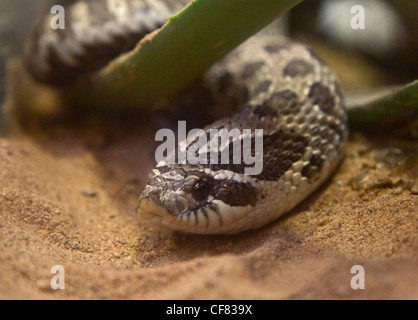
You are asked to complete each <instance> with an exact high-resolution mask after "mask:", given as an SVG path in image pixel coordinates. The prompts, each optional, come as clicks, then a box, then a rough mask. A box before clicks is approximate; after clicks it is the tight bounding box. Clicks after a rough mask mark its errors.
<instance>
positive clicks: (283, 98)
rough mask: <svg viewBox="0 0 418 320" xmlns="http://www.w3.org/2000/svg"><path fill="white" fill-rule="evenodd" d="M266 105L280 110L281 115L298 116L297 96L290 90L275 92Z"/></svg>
mask: <svg viewBox="0 0 418 320" xmlns="http://www.w3.org/2000/svg"><path fill="white" fill-rule="evenodd" d="M266 103H267V104H270V105H271V106H272V107H273V108H276V109H278V110H280V113H281V114H283V115H289V114H298V113H299V112H300V103H299V101H298V96H297V95H296V93H294V92H292V91H290V90H283V91H279V92H276V93H275V94H273V95H272V96H271V97H270V98H269V100H268V102H266Z"/></svg>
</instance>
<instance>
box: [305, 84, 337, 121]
mask: <svg viewBox="0 0 418 320" xmlns="http://www.w3.org/2000/svg"><path fill="white" fill-rule="evenodd" d="M308 96H309V98H310V99H311V100H312V104H314V105H315V104H317V105H318V106H319V107H320V108H321V110H322V111H323V112H325V113H326V114H332V111H333V109H334V106H335V98H334V96H333V95H332V94H331V91H330V90H329V89H328V88H327V87H325V86H323V85H322V84H321V83H320V82H315V83H314V84H313V85H312V86H311V89H310V90H309V95H308Z"/></svg>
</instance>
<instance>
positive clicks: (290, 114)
mask: <svg viewBox="0 0 418 320" xmlns="http://www.w3.org/2000/svg"><path fill="white" fill-rule="evenodd" d="M188 4H189V0H131V1H128V0H91V1H77V2H75V3H73V4H71V6H70V7H68V8H67V9H66V26H65V29H53V28H51V24H50V16H48V17H44V18H43V19H42V20H41V22H39V23H38V24H37V25H36V26H35V28H34V31H33V32H32V35H31V36H30V38H29V40H28V46H27V48H28V50H27V52H28V53H27V54H26V57H25V61H26V65H27V69H28V70H29V72H30V73H31V74H32V75H33V76H34V77H35V78H36V79H37V80H39V81H41V82H44V83H48V84H53V85H57V86H66V85H68V84H71V83H73V82H75V81H77V79H78V78H80V77H81V76H85V75H86V74H87V75H88V74H92V73H94V72H96V71H98V70H100V69H101V68H103V67H104V66H105V65H106V64H108V63H109V61H111V60H112V59H114V58H115V57H117V56H119V55H120V54H122V53H124V52H126V51H129V50H131V49H133V48H134V47H135V46H136V44H137V43H138V42H139V41H140V40H141V39H142V38H143V37H144V36H146V35H147V34H148V33H150V32H152V31H154V30H156V29H158V28H161V27H162V26H164V24H165V23H166V22H167V21H168V19H169V17H171V16H173V15H174V14H177V13H178V12H180V11H181V10H182V9H183V8H184V7H185V6H187V5H188ZM198 83H199V86H201V87H202V88H204V89H205V92H207V93H208V94H207V96H208V97H209V98H208V99H209V101H208V102H207V105H209V107H208V108H209V109H210V108H215V105H221V106H222V105H231V104H232V105H233V107H234V111H232V112H231V114H229V115H226V116H224V117H221V118H220V119H217V120H216V121H215V122H214V123H212V124H209V125H207V126H205V127H204V128H203V130H204V132H206V133H208V134H209V132H210V130H211V129H218V130H222V129H226V130H228V131H231V130H233V129H236V128H238V129H240V130H241V129H244V128H246V129H251V130H250V132H251V133H248V131H246V133H242V134H239V135H237V136H235V137H232V138H231V139H229V143H227V144H226V145H224V148H229V149H228V150H232V144H233V143H235V142H238V143H242V141H243V140H244V138H249V139H250V141H252V144H254V143H253V142H254V140H255V139H254V138H255V130H256V129H262V130H263V131H262V147H263V148H262V161H263V167H262V171H261V173H259V174H257V175H248V174H245V169H246V168H248V166H249V165H247V164H246V163H245V162H241V163H234V162H233V161H232V159H229V160H231V161H226V162H221V163H219V161H215V162H209V163H206V164H201V163H196V164H192V163H190V162H188V161H187V162H186V163H184V162H182V163H168V162H167V161H160V162H158V163H157V165H156V166H155V168H154V169H153V170H152V172H151V173H150V174H149V176H148V182H147V185H146V187H145V189H144V190H143V192H142V194H141V195H140V198H139V204H138V213H139V215H140V216H141V217H142V219H144V220H145V221H148V222H152V223H157V224H159V225H163V226H165V227H168V228H170V229H172V230H176V231H180V232H185V233H195V234H236V233H240V232H243V231H246V230H250V229H256V228H260V227H262V226H264V225H266V224H268V223H270V222H272V221H274V220H276V219H278V218H279V217H280V216H282V215H283V214H285V213H287V212H289V211H290V210H291V209H293V208H294V207H295V206H296V205H297V204H299V203H300V202H301V201H302V200H304V199H305V198H306V197H308V196H309V195H310V194H311V193H312V192H313V191H314V190H316V189H317V188H318V187H319V186H320V185H321V184H323V183H324V181H325V180H327V179H328V178H329V177H330V176H331V175H332V173H333V172H334V171H335V169H336V167H337V166H338V164H339V163H340V162H341V159H342V158H343V155H344V150H345V146H346V143H347V137H348V125H347V115H346V110H345V106H344V97H343V94H342V90H341V87H340V84H339V80H338V78H337V76H336V74H335V72H334V71H333V70H332V69H331V68H330V67H329V66H328V65H326V64H325V63H324V62H323V60H322V59H321V58H319V57H318V56H317V55H316V54H315V53H314V51H313V50H312V49H311V48H309V47H307V46H305V45H303V44H301V43H299V42H297V41H295V40H291V39H289V38H286V37H284V36H282V35H279V34H278V33H277V34H276V33H274V32H273V33H272V32H263V31H261V32H259V33H258V34H256V35H254V36H252V37H251V38H249V39H248V40H247V41H245V42H244V43H243V44H241V45H240V46H238V47H237V48H236V49H234V50H232V51H231V52H230V53H228V54H226V55H225V56H224V57H223V58H222V59H221V60H219V61H218V62H216V63H214V64H213V65H212V66H211V67H210V68H209V70H207V71H206V72H205V74H204V75H202V77H201V79H200V80H199V82H198ZM210 104H213V106H210ZM240 132H241V131H240ZM242 132H245V131H242ZM245 135H247V136H246V137H245ZM249 135H250V136H249ZM181 143H183V145H184V146H185V148H186V150H190V148H192V147H193V145H194V144H196V140H191V141H190V140H186V141H182V142H181ZM208 143H209V142H208ZM206 150H207V152H209V147H208V148H207V149H206ZM222 151H223V150H218V156H219V158H220V157H221V152H222ZM227 160H228V159H227ZM217 162H218V163H217Z"/></svg>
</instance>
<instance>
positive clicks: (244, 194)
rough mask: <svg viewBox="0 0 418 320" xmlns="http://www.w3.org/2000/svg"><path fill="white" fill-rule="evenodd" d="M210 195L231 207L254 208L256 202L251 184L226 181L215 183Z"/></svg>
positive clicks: (255, 191)
mask: <svg viewBox="0 0 418 320" xmlns="http://www.w3.org/2000/svg"><path fill="white" fill-rule="evenodd" d="M212 195H213V197H214V198H215V199H217V200H221V201H223V202H225V203H226V204H229V205H231V206H247V205H252V206H255V205H256V202H257V190H256V189H255V188H254V187H253V186H252V185H251V184H249V183H239V182H236V181H234V180H228V179H227V180H222V181H220V182H219V183H218V182H216V181H215V182H214V186H213V191H212Z"/></svg>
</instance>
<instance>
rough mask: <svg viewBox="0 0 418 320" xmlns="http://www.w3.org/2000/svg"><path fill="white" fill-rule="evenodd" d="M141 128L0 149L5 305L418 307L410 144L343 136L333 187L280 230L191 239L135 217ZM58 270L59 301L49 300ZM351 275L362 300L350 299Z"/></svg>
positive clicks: (142, 175)
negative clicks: (362, 282) (296, 302)
mask: <svg viewBox="0 0 418 320" xmlns="http://www.w3.org/2000/svg"><path fill="white" fill-rule="evenodd" d="M114 126H116V128H115V127H114ZM117 126H119V127H117ZM138 127H139V125H138ZM138 127H137V126H134V128H130V127H129V126H126V123H125V122H123V121H122V122H120V124H119V125H118V124H115V123H114V122H113V121H107V120H103V119H101V120H97V121H89V122H88V124H86V123H82V122H80V121H76V122H75V124H72V125H68V124H65V125H62V124H54V125H51V124H48V125H47V126H45V127H43V129H42V130H35V131H31V132H30V133H29V132H24V133H20V134H11V135H9V136H8V137H5V138H1V139H0V298H1V299H10V298H23V299H115V298H117V299H120V298H122V299H125V298H126V299H131V298H135V299H300V298H302V299H323V298H327V299H328V298H330V299H398V298H405V299H418V276H417V266H418V255H417V253H418V216H417V212H418V210H417V195H416V193H417V190H416V188H417V184H416V174H417V164H416V162H415V161H416V159H417V150H416V142H415V141H407V140H402V139H392V138H391V139H389V138H386V137H385V136H384V135H380V134H379V135H380V137H379V138H376V136H374V137H372V136H365V135H363V134H360V133H356V132H352V134H351V139H350V143H349V146H348V150H347V155H346V157H345V160H344V161H343V163H342V164H341V166H340V167H339V168H338V170H337V172H336V174H335V175H334V176H333V177H332V178H331V179H330V180H329V181H328V182H327V183H326V184H325V185H324V186H323V187H321V188H320V189H319V190H317V192H315V193H314V194H313V195H312V196H311V197H309V198H308V199H307V200H306V201H304V202H303V203H302V204H300V205H299V206H298V207H296V208H295V209H294V210H293V211H292V212H291V213H289V214H287V215H286V216H285V217H283V218H281V219H279V220H278V221H275V222H273V223H271V224H270V225H268V226H266V227H264V228H261V229H259V230H254V231H249V232H246V233H243V234H240V235H236V236H196V235H186V234H181V233H177V232H172V231H170V230H167V229H164V228H162V227H159V226H154V225H148V224H146V223H145V222H143V221H141V220H140V218H139V217H138V216H137V215H136V212H135V209H136V206H137V199H138V196H139V194H140V191H141V189H142V188H143V187H144V184H145V182H146V176H147V173H148V172H149V171H150V169H151V168H152V166H153V154H154V150H155V149H154V148H155V142H154V141H153V134H154V133H153V132H155V131H154V130H153V128H151V129H150V130H148V129H141V130H138ZM80 128H82V129H80ZM34 132H36V133H34ZM115 132H118V133H117V134H115ZM414 170H415V171H414ZM414 174H415V176H414ZM414 183H415V185H414ZM54 265H62V266H63V267H64V269H65V289H64V290H56V291H54V290H52V289H51V287H50V281H51V278H52V276H53V275H52V274H51V273H50V270H51V267H52V266H54ZM354 265H362V266H363V267H364V268H365V274H366V289H365V290H353V289H352V288H351V286H350V281H351V278H352V277H353V276H354V275H352V274H350V270H351V267H352V266H354Z"/></svg>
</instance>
